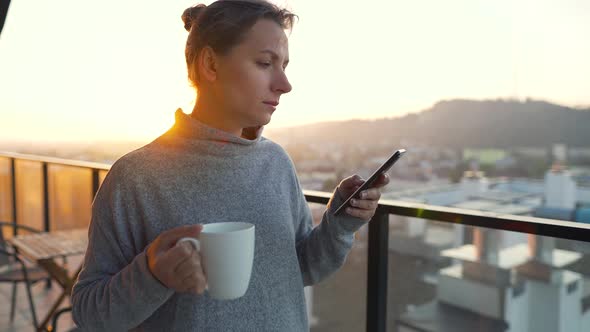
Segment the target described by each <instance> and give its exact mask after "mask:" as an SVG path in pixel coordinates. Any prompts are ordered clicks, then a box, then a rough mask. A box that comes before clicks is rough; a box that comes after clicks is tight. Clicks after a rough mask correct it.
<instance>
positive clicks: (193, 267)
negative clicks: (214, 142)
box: [174, 258, 203, 278]
mask: <svg viewBox="0 0 590 332" xmlns="http://www.w3.org/2000/svg"><path fill="white" fill-rule="evenodd" d="M174 273H175V274H177V275H178V276H179V277H180V278H186V277H188V276H189V275H191V274H203V268H202V267H201V262H199V261H196V260H193V259H192V258H189V259H188V260H185V261H183V262H181V263H180V264H178V265H177V266H176V269H175V270H174Z"/></svg>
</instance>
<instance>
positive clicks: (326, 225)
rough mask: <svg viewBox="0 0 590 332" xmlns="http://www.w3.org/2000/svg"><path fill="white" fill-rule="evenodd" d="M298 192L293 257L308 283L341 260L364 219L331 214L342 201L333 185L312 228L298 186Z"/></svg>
mask: <svg viewBox="0 0 590 332" xmlns="http://www.w3.org/2000/svg"><path fill="white" fill-rule="evenodd" d="M298 187H299V183H298ZM299 193H300V194H299V199H298V214H299V221H300V223H299V228H298V230H297V233H296V246H297V257H298V259H299V266H300V269H301V273H302V276H303V283H304V285H305V286H309V285H313V284H315V283H318V282H320V281H321V280H323V279H324V278H326V277H327V276H329V275H330V274H332V273H333V272H335V271H336V270H338V269H339V268H340V267H341V266H342V264H344V261H345V260H346V256H347V255H348V253H349V251H350V249H351V248H352V244H353V240H354V233H355V232H356V231H357V230H358V229H359V228H360V227H361V226H363V225H364V224H365V222H364V221H362V220H361V219H358V218H355V217H352V216H349V215H347V214H345V213H342V214H340V215H338V216H335V215H334V211H335V210H336V209H337V208H338V206H339V205H340V204H341V202H343V201H344V200H343V198H342V197H341V196H340V194H339V192H338V189H336V190H335V191H334V194H333V195H332V198H331V199H330V201H329V202H328V206H327V209H326V211H325V212H324V214H323V216H322V221H321V222H320V224H319V225H318V226H317V227H315V228H314V227H313V222H312V216H311V211H310V209H309V206H308V204H307V201H306V200H305V196H304V195H303V192H302V190H301V188H300V187H299Z"/></svg>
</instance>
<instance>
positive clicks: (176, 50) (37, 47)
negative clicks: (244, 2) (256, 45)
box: [0, 0, 590, 141]
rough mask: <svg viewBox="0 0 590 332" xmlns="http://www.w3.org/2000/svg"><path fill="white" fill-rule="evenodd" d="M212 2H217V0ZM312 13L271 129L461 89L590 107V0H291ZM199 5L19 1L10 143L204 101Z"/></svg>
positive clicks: (8, 43) (142, 123) (147, 134)
mask: <svg viewBox="0 0 590 332" xmlns="http://www.w3.org/2000/svg"><path fill="white" fill-rule="evenodd" d="M210 2H211V1H205V2H204V3H210ZM274 2H275V3H277V4H279V5H283V6H286V7H287V8H290V9H291V10H292V11H293V12H295V13H296V14H297V15H298V16H299V21H298V22H297V23H296V24H295V26H294V28H293V31H292V32H291V34H290V41H289V49H290V64H289V68H288V69H287V75H288V77H289V79H290V81H291V84H292V85H293V90H292V91H291V93H289V94H287V95H285V96H283V97H282V98H281V105H280V106H279V108H278V109H277V111H276V112H275V113H274V115H273V119H272V121H271V123H270V124H269V125H268V127H270V128H281V127H287V126H295V125H302V124H309V123H314V122H321V121H339V120H347V119H353V118H354V119H375V118H384V117H393V116H401V115H404V114H407V113H410V112H418V111H421V110H423V109H426V108H428V107H430V106H432V105H433V104H434V103H436V102H437V101H439V100H444V99H453V98H469V99H496V98H516V99H524V98H535V99H543V100H548V101H551V102H555V103H559V104H563V105H567V106H588V105H590V89H589V87H590V61H588V59H590V43H588V40H590V1H586V0H536V1H533V0H494V1H491V0H485V1H484V0H445V1H436V0H430V1H427V0H412V1H398V0H363V1H348V0H338V1H336V0H321V1H318V0H277V1H274ZM196 3H197V2H194V1H184V0H183V1H171V2H163V1H155V0H144V1H137V0H127V1H114V0H104V1H101V2H96V1H92V2H90V1H83V0H58V1H36V2H31V1H12V3H11V6H10V9H9V13H8V18H7V20H6V23H5V26H4V30H3V31H2V34H1V35H0V140H28V141H40V140H44V141H48V140H49V141H95V140H149V139H153V138H155V137H157V136H158V135H159V134H161V133H162V132H163V131H165V130H166V129H167V128H169V126H170V125H171V124H172V123H173V117H174V116H173V114H174V111H175V110H176V109H177V108H178V107H182V108H183V109H184V110H185V111H186V112H187V113H190V111H191V110H192V104H193V103H194V99H195V93H194V91H193V90H192V88H191V87H190V85H189V83H188V80H187V76H186V63H185V59H184V46H185V43H186V37H187V35H188V33H187V32H186V31H185V30H184V28H183V24H182V21H181V19H180V15H181V14H182V12H183V10H184V9H185V8H187V7H189V6H191V5H194V4H196Z"/></svg>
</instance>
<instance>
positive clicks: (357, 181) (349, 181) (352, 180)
mask: <svg viewBox="0 0 590 332" xmlns="http://www.w3.org/2000/svg"><path fill="white" fill-rule="evenodd" d="M363 182H364V180H363V178H361V177H360V176H359V175H357V174H355V175H353V176H350V177H347V178H346V179H344V180H342V183H341V187H342V189H346V190H350V189H351V188H354V187H357V186H360V185H361V184H362V183H363Z"/></svg>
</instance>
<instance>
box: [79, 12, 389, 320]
mask: <svg viewBox="0 0 590 332" xmlns="http://www.w3.org/2000/svg"><path fill="white" fill-rule="evenodd" d="M182 17H183V20H184V23H185V28H186V29H187V30H188V31H189V36H188V39H187V44H186V52H185V53H186V60H187V66H188V76H189V79H190V81H191V82H192V84H193V85H194V86H195V88H196V90H197V92H198V94H197V100H196V103H195V107H194V109H193V111H192V113H191V114H190V115H187V114H185V113H183V112H182V111H181V110H178V111H177V112H176V122H175V124H174V126H173V127H172V128H171V129H170V130H169V131H167V132H166V133H164V134H163V135H162V136H160V137H159V138H157V139H156V140H155V141H153V142H151V143H150V144H148V145H146V146H144V147H142V148H140V149H138V150H136V151H133V152H131V153H129V154H127V155H126V156H124V157H122V158H121V159H120V160H118V161H117V162H116V163H115V164H114V165H113V166H112V168H111V170H110V172H109V173H108V176H107V177H106V179H105V181H104V183H103V184H102V187H101V188H100V191H99V192H98V194H97V196H96V199H95V201H94V203H93V209H92V221H91V224H90V230H89V246H88V251H87V253H86V257H85V262H84V267H83V269H82V272H81V273H80V276H79V279H78V282H77V283H76V285H75V287H74V290H73V294H72V302H73V316H74V320H75V322H76V324H78V325H79V326H80V327H82V328H84V329H87V330H97V331H124V330H130V329H131V330H137V331H196V330H199V331H200V330H212V331H237V330H240V331H303V330H307V329H308V323H307V315H306V308H305V298H304V292H303V287H304V286H306V285H312V284H314V283H317V282H319V281H320V280H322V279H324V278H325V277H327V276H328V275H329V274H331V273H332V272H334V271H335V270H337V269H338V268H339V267H340V266H341V265H342V264H343V262H344V260H345V258H346V255H347V254H348V252H349V250H350V248H351V246H352V242H353V234H354V232H355V231H356V230H358V229H359V228H360V227H361V226H362V225H364V224H365V223H366V221H368V220H370V218H371V217H372V216H373V214H374V213H375V209H376V207H377V201H378V200H379V198H380V192H379V190H378V189H377V188H373V189H369V190H367V191H366V192H365V195H364V196H363V198H362V199H359V200H356V201H355V202H354V203H353V206H352V207H350V208H349V209H347V210H346V213H345V214H341V215H339V216H334V214H333V211H334V210H335V208H336V207H337V206H338V204H339V203H340V202H342V200H343V197H347V196H348V195H350V194H351V193H352V192H353V191H354V190H355V189H356V188H358V186H359V185H360V184H362V182H363V181H362V179H360V177H358V176H353V177H349V178H347V179H345V180H343V181H342V182H341V183H340V185H339V186H338V188H337V189H336V190H335V192H334V195H333V197H332V199H331V200H330V202H329V204H328V207H327V210H326V212H325V213H324V215H323V219H322V222H321V223H320V225H318V226H317V227H316V228H313V229H312V218H311V214H310V210H309V208H308V205H307V202H306V200H305V197H304V196H303V194H302V191H301V187H300V185H299V181H298V179H297V176H296V172H295V169H294V166H293V164H292V162H291V160H290V159H289V157H288V156H287V154H286V153H285V151H284V150H283V149H282V148H281V147H280V146H278V145H277V144H275V143H273V142H271V141H270V140H268V139H266V138H263V137H261V136H260V133H261V130H262V126H264V125H266V124H267V123H269V121H270V119H271V116H272V114H273V112H274V111H275V109H276V107H277V106H278V104H279V100H280V97H281V96H282V95H283V94H285V93H288V92H290V91H291V85H290V84H289V81H288V80H287V76H286V75H285V68H286V67H287V64H288V62H289V53H288V40H287V36H286V34H285V30H287V29H290V28H291V26H292V22H293V18H294V15H293V14H292V13H290V12H288V11H287V10H284V9H279V8H277V7H276V6H274V5H272V4H270V3H267V2H265V1H252V0H250V1H244V0H242V1H236V0H220V1H217V2H214V3H213V4H211V5H209V6H205V5H198V6H196V7H192V8H189V9H187V10H186V11H185V12H184V14H183V16H182ZM388 182H389V180H388V178H387V177H386V176H383V177H382V178H381V179H379V181H378V185H377V187H381V186H384V185H386V184H387V183H388ZM222 221H247V222H250V223H253V224H255V226H256V239H255V243H256V248H255V254H254V265H253V268H252V276H251V280H250V285H249V287H248V290H247V292H246V294H245V295H244V296H243V297H241V298H239V299H236V300H231V301H218V300H215V299H212V298H210V297H209V296H208V294H207V292H205V291H204V290H205V287H206V284H207V280H206V275H205V273H204V272H203V269H202V268H201V265H200V256H199V254H198V252H196V251H195V250H194V249H193V248H192V247H191V246H190V245H189V244H188V243H182V244H180V245H176V242H177V241H178V239H180V238H182V237H185V236H192V237H198V236H199V232H200V231H201V229H202V226H201V225H202V224H207V223H214V222H222ZM351 287H356V285H351Z"/></svg>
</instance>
